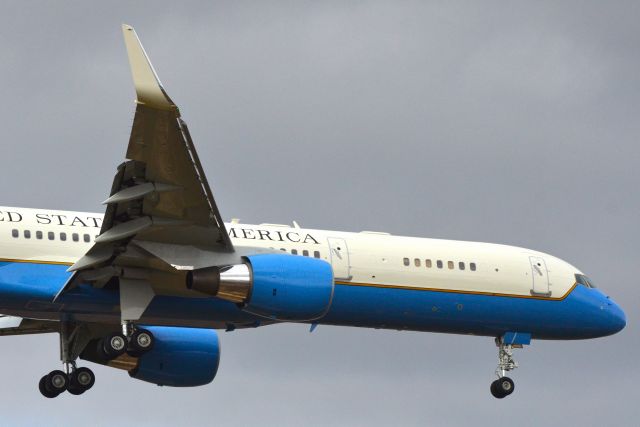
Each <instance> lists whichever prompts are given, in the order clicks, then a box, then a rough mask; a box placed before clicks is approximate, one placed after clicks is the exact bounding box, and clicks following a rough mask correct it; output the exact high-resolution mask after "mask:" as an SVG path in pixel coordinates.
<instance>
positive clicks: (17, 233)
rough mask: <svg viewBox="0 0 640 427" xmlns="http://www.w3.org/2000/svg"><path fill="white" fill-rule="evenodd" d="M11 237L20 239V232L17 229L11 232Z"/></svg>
mask: <svg viewBox="0 0 640 427" xmlns="http://www.w3.org/2000/svg"><path fill="white" fill-rule="evenodd" d="M11 235H12V236H13V237H18V236H20V233H19V232H18V230H16V229H15V228H14V229H13V230H11Z"/></svg>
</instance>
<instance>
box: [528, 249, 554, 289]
mask: <svg viewBox="0 0 640 427" xmlns="http://www.w3.org/2000/svg"><path fill="white" fill-rule="evenodd" d="M529 261H530V262H531V276H532V277H533V284H532V288H531V294H533V295H545V296H549V295H551V292H550V291H549V271H548V270H547V264H546V263H545V262H544V258H541V257H535V256H532V257H529Z"/></svg>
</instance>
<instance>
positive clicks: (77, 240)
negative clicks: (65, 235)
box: [71, 233, 80, 242]
mask: <svg viewBox="0 0 640 427" xmlns="http://www.w3.org/2000/svg"><path fill="white" fill-rule="evenodd" d="M71 238H72V239H73V241H74V242H79V241H80V236H79V235H78V233H73V234H72V235H71Z"/></svg>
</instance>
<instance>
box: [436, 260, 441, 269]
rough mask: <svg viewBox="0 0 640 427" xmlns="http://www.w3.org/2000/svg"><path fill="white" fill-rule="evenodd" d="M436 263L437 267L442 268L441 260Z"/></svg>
mask: <svg viewBox="0 0 640 427" xmlns="http://www.w3.org/2000/svg"><path fill="white" fill-rule="evenodd" d="M436 265H437V266H438V268H442V260H438V261H437V262H436Z"/></svg>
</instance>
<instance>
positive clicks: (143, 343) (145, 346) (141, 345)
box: [127, 329, 155, 357]
mask: <svg viewBox="0 0 640 427" xmlns="http://www.w3.org/2000/svg"><path fill="white" fill-rule="evenodd" d="M154 343H155V340H154V337H153V334H152V333H151V332H150V331H148V330H146V329H138V330H136V331H135V332H134V333H133V334H132V335H131V340H130V341H129V348H128V349H127V354H129V355H130V356H133V357H140V356H141V355H143V354H144V353H146V352H148V351H149V350H151V349H152V348H153V344H154Z"/></svg>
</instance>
